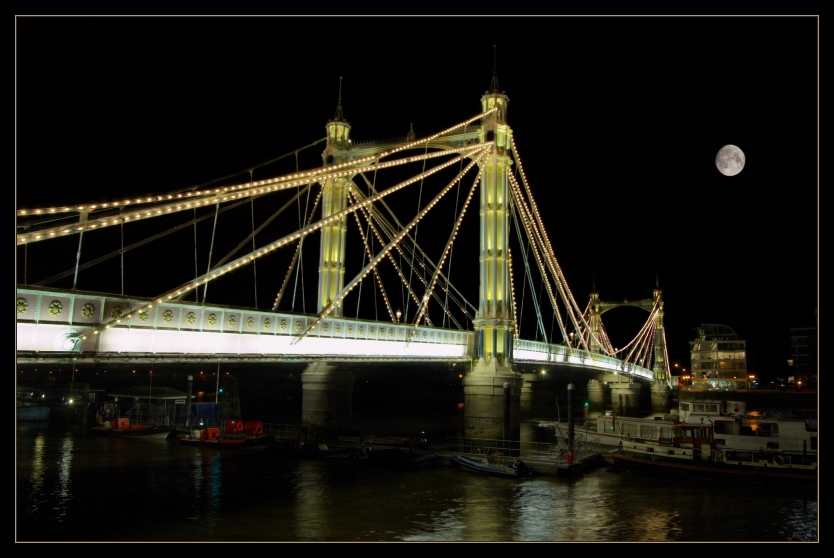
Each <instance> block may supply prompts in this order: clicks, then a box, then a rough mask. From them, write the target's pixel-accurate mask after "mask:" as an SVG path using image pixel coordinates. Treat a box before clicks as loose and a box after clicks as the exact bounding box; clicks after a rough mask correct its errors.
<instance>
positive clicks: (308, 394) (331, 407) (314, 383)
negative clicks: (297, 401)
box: [301, 362, 354, 426]
mask: <svg viewBox="0 0 834 558" xmlns="http://www.w3.org/2000/svg"><path fill="white" fill-rule="evenodd" d="M353 379H354V376H353V373H352V372H349V371H347V370H340V369H339V368H338V367H336V366H334V365H332V364H328V363H326V362H314V363H312V364H310V365H309V366H308V367H307V369H306V370H304V372H303V373H302V374H301V423H302V424H303V425H305V426H312V425H315V426H325V423H326V422H328V419H333V420H336V421H337V423H341V424H343V425H350V424H351V423H352V422H353ZM329 424H330V423H329V422H328V425H329Z"/></svg>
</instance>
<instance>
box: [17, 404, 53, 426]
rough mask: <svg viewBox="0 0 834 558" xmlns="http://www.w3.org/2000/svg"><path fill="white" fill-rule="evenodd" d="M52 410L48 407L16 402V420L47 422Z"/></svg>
mask: <svg viewBox="0 0 834 558" xmlns="http://www.w3.org/2000/svg"><path fill="white" fill-rule="evenodd" d="M51 414H52V408H51V407H50V406H49V405H38V404H35V403H24V402H21V401H18V402H17V420H18V421H19V422H44V421H47V420H49V417H50V415H51Z"/></svg>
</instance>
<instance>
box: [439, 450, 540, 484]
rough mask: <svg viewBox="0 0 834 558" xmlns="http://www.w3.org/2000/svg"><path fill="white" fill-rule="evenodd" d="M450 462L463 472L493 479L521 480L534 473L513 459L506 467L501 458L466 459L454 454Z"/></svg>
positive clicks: (530, 468) (463, 456)
mask: <svg viewBox="0 0 834 558" xmlns="http://www.w3.org/2000/svg"><path fill="white" fill-rule="evenodd" d="M452 462H453V463H455V464H456V465H459V466H460V467H461V468H462V469H464V470H465V471H470V472H472V473H480V474H482V475H492V476H494V477H512V478H522V477H527V476H530V475H532V474H533V473H534V471H533V468H532V467H529V466H527V465H526V464H525V463H524V462H523V461H521V460H520V459H515V460H513V462H512V463H511V464H510V465H507V464H506V463H505V461H504V458H503V457H501V456H493V455H486V456H484V457H467V456H465V455H461V454H455V455H453V456H452Z"/></svg>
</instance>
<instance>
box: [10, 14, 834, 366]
mask: <svg viewBox="0 0 834 558" xmlns="http://www.w3.org/2000/svg"><path fill="white" fill-rule="evenodd" d="M818 24H819V21H818V19H817V18H816V17H674V18H668V17H610V18H603V17H536V18H528V17H485V18H468V17H467V18H436V17H405V18H381V17H369V16H361V17H334V18H324V17H322V18H297V17H256V18H249V17H204V18H180V17H163V18H158V17H151V18H148V17H124V18H112V17H53V18H45V17H19V18H17V19H16V206H17V208H32V207H43V206H48V205H56V204H61V203H84V202H94V201H107V200H116V199H122V198H123V197H127V196H135V195H142V194H162V193H168V192H174V191H179V190H182V189H184V188H186V187H188V186H192V185H194V184H198V183H201V182H203V181H206V180H209V179H211V178H215V177H219V176H223V175H225V174H227V173H232V172H238V171H240V170H241V169H246V168H248V167H249V166H252V165H253V164H257V163H259V162H262V161H266V160H269V159H271V158H273V157H277V156H280V155H283V154H285V153H287V152H289V151H292V150H294V149H296V148H299V147H302V146H304V145H307V144H309V143H312V142H314V141H316V140H318V139H319V138H321V137H323V135H324V126H325V124H326V122H327V120H328V119H330V118H332V117H333V116H334V112H335V108H336V102H337V99H338V95H339V78H340V76H341V77H343V81H342V102H343V110H344V115H345V117H346V119H347V120H348V121H350V123H351V125H352V127H353V128H352V137H353V138H354V140H355V141H362V140H372V139H382V138H390V137H400V136H403V135H405V133H406V132H407V131H408V129H409V126H410V125H412V124H413V126H414V131H415V132H416V133H417V135H418V136H424V135H429V134H433V133H435V132H438V131H440V130H443V129H445V128H448V127H450V126H452V125H454V124H456V123H458V122H461V121H463V120H465V119H468V118H471V117H472V116H474V115H475V114H477V113H478V112H479V110H480V97H481V95H483V93H484V92H485V91H486V89H487V88H488V87H489V85H490V80H491V78H492V72H493V68H495V69H496V70H497V78H498V81H499V84H500V89H501V90H503V91H504V92H505V93H506V94H507V96H508V97H509V99H510V108H509V114H508V123H509V125H510V126H511V127H512V129H513V132H514V135H515V139H516V144H517V146H518V149H519V152H520V154H521V158H522V163H523V166H524V170H525V173H526V176H527V179H528V181H529V183H530V185H531V187H532V189H533V193H534V196H535V197H536V200H537V203H538V207H539V208H540V209H541V210H542V211H543V213H544V220H545V226H546V227H547V230H548V234H549V236H550V239H551V242H552V244H553V248H554V252H555V254H556V257H557V259H558V261H559V264H560V265H561V267H562V269H563V270H564V272H565V274H566V276H567V279H568V283H569V285H570V287H571V289H572V291H573V293H574V296H575V297H576V298H577V299H578V300H579V301H580V302H581V303H582V304H583V305H584V303H585V302H587V294H588V293H589V292H590V291H591V289H592V286H593V285H595V286H596V289H597V291H598V292H599V293H600V296H601V298H602V300H610V301H614V300H621V299H623V298H628V299H632V300H634V299H646V298H650V297H651V293H652V290H653V288H654V286H655V281H656V280H657V281H659V285H660V288H661V289H662V290H663V298H664V301H665V310H666V319H665V325H666V328H667V340H668V341H669V345H670V348H669V350H670V358H671V360H672V361H673V362H679V363H681V365H682V366H684V367H688V365H689V356H688V348H689V341H691V340H692V339H693V338H694V335H695V331H694V328H695V327H697V326H698V325H699V324H701V323H718V324H725V325H728V326H730V327H732V328H733V329H735V331H736V332H737V333H738V334H739V336H740V337H741V338H742V339H746V340H747V346H748V368H749V369H750V370H751V371H752V372H756V373H759V374H761V375H762V376H763V377H768V376H775V375H776V374H777V373H778V374H780V375H783V374H785V371H786V367H785V361H786V359H787V358H788V356H789V351H790V346H789V330H790V328H791V327H809V326H814V325H816V312H817V308H818V270H819V257H818V254H819V240H818V238H819V235H818V225H819V187H818V173H819V160H818V151H819V149H818V146H819V144H818V123H819V103H818V93H819V87H818V82H819V72H818V42H819V40H818V39H819V37H818ZM493 45H497V50H496V49H494V47H493ZM494 54H495V55H496V56H495V57H494ZM726 144H734V145H737V146H738V147H740V148H741V149H742V150H743V151H744V153H745V155H746V166H745V168H744V170H743V171H742V172H741V173H740V174H738V175H737V176H733V177H726V176H723V175H721V174H720V173H719V172H718V170H717V169H716V166H715V156H716V154H717V153H718V151H719V149H720V148H721V147H722V146H724V145H726ZM314 151H315V153H316V156H317V157H318V154H319V153H320V151H321V148H320V147H319V148H316V149H315V150H314ZM319 161H320V157H319ZM256 178H257V177H256ZM241 181H242V180H241ZM18 254H19V252H18ZM18 257H19V256H18ZM634 334H636V331H634V332H633V333H632V334H631V335H629V338H630V337H631V336H633V335H634Z"/></svg>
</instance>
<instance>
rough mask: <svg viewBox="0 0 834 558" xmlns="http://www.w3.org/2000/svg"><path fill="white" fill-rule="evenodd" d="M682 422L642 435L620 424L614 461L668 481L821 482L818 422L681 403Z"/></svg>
mask: <svg viewBox="0 0 834 558" xmlns="http://www.w3.org/2000/svg"><path fill="white" fill-rule="evenodd" d="M679 417H680V420H673V421H669V424H659V425H657V426H658V428H657V429H656V431H655V430H650V429H646V428H640V429H639V430H638V429H636V427H637V426H638V425H637V423H633V422H630V421H628V420H627V419H625V420H623V419H621V421H620V423H621V427H622V428H621V430H620V432H621V436H620V440H619V441H618V442H617V443H618V446H617V448H616V449H614V450H611V451H610V453H609V455H610V457H611V458H612V459H613V460H614V462H615V464H617V465H620V466H622V467H624V468H627V469H634V470H638V471H646V472H651V473H652V474H664V475H667V476H669V475H674V476H683V477H686V478H709V479H727V480H750V481H752V482H755V483H760V482H770V483H777V484H781V483H790V484H793V483H806V484H814V483H816V482H817V420H816V419H815V418H805V417H800V416H798V415H796V414H794V413H787V412H769V413H763V414H760V415H758V414H757V415H755V416H752V415H746V414H745V408H744V404H743V403H741V402H736V401H727V402H723V401H681V402H680V413H679ZM664 422H665V421H664ZM629 425H633V426H634V427H633V428H632V427H629ZM661 432H662V434H661ZM655 433H657V434H658V435H657V436H655V435H648V436H647V435H645V434H655Z"/></svg>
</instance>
